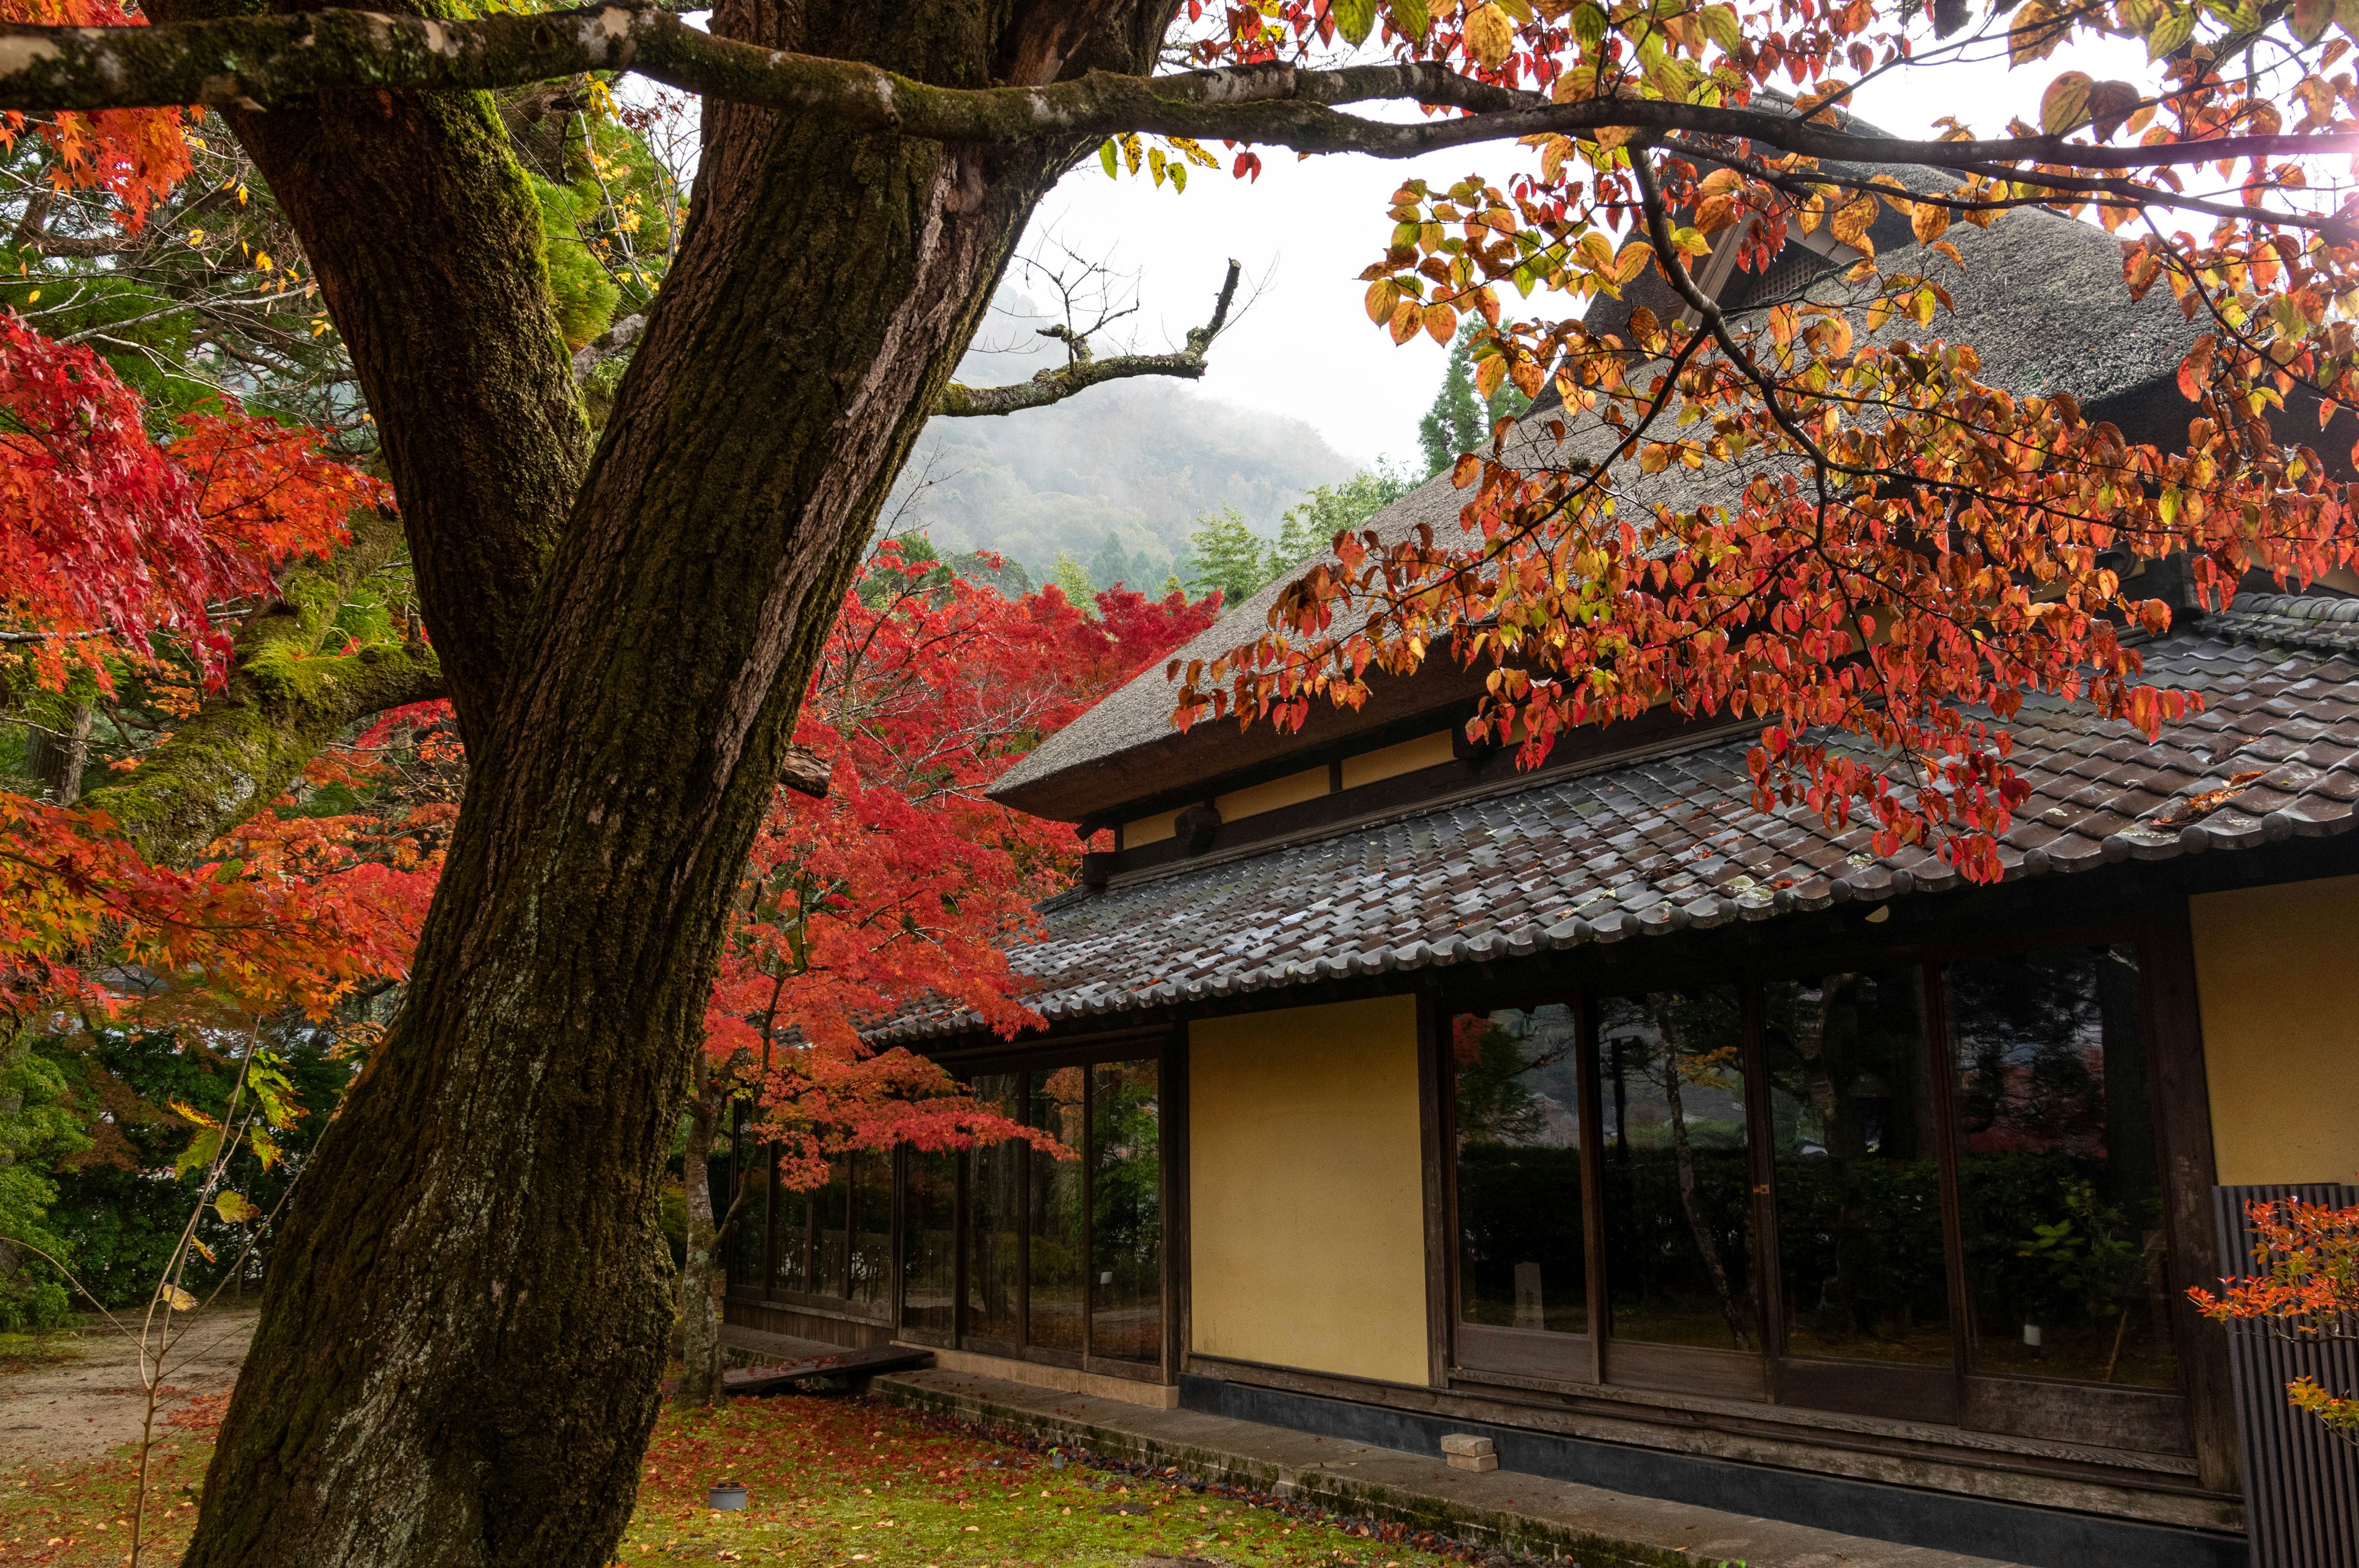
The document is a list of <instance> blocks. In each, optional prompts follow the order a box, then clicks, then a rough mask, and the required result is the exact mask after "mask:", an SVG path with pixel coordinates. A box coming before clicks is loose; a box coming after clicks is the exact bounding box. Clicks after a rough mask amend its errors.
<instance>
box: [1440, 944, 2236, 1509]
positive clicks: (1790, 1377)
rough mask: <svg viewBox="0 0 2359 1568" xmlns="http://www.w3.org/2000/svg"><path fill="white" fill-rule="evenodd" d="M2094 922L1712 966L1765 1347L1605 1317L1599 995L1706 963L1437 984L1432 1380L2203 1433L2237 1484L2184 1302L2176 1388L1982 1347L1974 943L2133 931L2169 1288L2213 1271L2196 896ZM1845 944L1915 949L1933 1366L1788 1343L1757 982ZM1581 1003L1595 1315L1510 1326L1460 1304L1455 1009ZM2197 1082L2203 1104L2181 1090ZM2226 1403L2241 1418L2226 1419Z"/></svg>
mask: <svg viewBox="0 0 2359 1568" xmlns="http://www.w3.org/2000/svg"><path fill="white" fill-rule="evenodd" d="M2180 913H2181V918H2180V919H2178V920H2176V921H2174V920H2172V919H2170V918H2169V916H2168V915H2157V916H2149V917H2145V918H2138V919H2134V920H2126V921H2119V922H2105V923H2103V924H2099V925H2088V924H2081V923H2075V924H2071V925H2058V926H2052V927H2046V928H2040V929H2035V930H2030V931H2013V932H2006V933H1990V934H1981V935H1970V936H1966V937H1962V938H1956V939H1946V940H1925V939H1922V938H1917V939H1910V940H1902V941H1896V942H1893V943H1891V944H1889V945H1886V946H1882V947H1881V948H1878V947H1877V946H1875V945H1874V944H1871V943H1861V942H1858V941H1856V940H1854V941H1852V942H1847V943H1845V944H1843V947H1842V950H1841V951H1840V953H1839V954H1837V955H1834V956H1832V957H1830V958H1828V959H1825V960H1818V959H1813V958H1812V957H1810V955H1809V954H1808V953H1803V954H1801V955H1799V956H1796V955H1791V954H1787V955H1779V956H1777V957H1767V956H1764V957H1759V958H1754V957H1747V958H1746V959H1745V960H1743V961H1740V962H1738V963H1736V964H1734V965H1730V966H1727V967H1725V968H1722V969H1721V970H1720V971H1719V972H1717V973H1714V974H1713V975H1712V977H1711V979H1710V982H1709V983H1713V984H1730V983H1734V984H1735V985H1736V986H1737V987H1738V988H1739V994H1740V997H1741V999H1742V1009H1743V1020H1744V1022H1743V1042H1744V1044H1743V1054H1742V1065H1743V1069H1744V1075H1745V1118H1746V1133H1747V1148H1748V1153H1749V1161H1750V1172H1751V1175H1752V1180H1753V1204H1754V1207H1753V1227H1754V1233H1755V1247H1754V1258H1753V1260H1752V1270H1751V1280H1752V1288H1753V1292H1754V1301H1755V1308H1756V1314H1757V1315H1756V1321H1757V1322H1758V1324H1759V1326H1760V1335H1761V1342H1762V1348H1761V1349H1760V1350H1758V1351H1756V1352H1743V1351H1735V1350H1718V1349H1713V1348H1710V1347H1704V1346H1663V1345H1654V1344H1649V1343H1647V1342H1643V1341H1635V1340H1630V1341H1625V1340H1617V1339H1616V1338H1615V1337H1614V1335H1613V1334H1612V1332H1611V1317H1610V1314H1609V1307H1608V1303H1607V1302H1606V1300H1605V1296H1606V1280H1605V1270H1604V1262H1605V1260H1604V1247H1603V1243H1604V1235H1603V1230H1604V1194H1605V1187H1604V1182H1603V1174H1604V1173H1603V1163H1604V1140H1603V1087H1604V1086H1603V1082H1602V1081H1601V1076H1600V1067H1601V1064H1600V1062H1599V1059H1598V1058H1599V1050H1598V1042H1597V1002H1598V1000H1599V999H1600V998H1601V997H1603V996H1605V995H1623V994H1630V993H1633V992H1638V991H1647V990H1655V989H1676V988H1677V987H1678V986H1680V984H1682V983H1687V984H1690V985H1692V984H1695V983H1698V982H1697V981H1696V980H1694V979H1689V978H1688V977H1686V976H1682V975H1680V974H1678V973H1677V972H1676V971H1674V970H1669V969H1665V970H1657V969H1655V968H1653V967H1652V966H1644V967H1639V968H1643V972H1633V973H1631V974H1629V975H1627V976H1624V975H1620V974H1616V975H1614V976H1613V977H1612V978H1611V979H1609V980H1606V981H1603V982H1600V981H1598V980H1596V979H1591V980H1590V981H1589V982H1588V983H1578V982H1575V981H1573V980H1571V979H1567V980H1565V981H1564V982H1562V983H1559V984H1553V985H1546V986H1538V985H1522V986H1502V987H1497V988H1495V989H1477V988H1471V987H1470V988H1463V989H1461V988H1452V989H1451V991H1450V992H1449V993H1448V994H1447V995H1446V998H1443V997H1434V998H1432V999H1431V1000H1429V1001H1428V1002H1427V1004H1426V1005H1427V1007H1428V1011H1429V1018H1430V1022H1427V1023H1426V1025H1425V1027H1424V1028H1423V1029H1422V1031H1421V1034H1422V1035H1423V1036H1424V1037H1425V1038H1426V1040H1427V1041H1428V1042H1429V1044H1428V1045H1427V1050H1428V1053H1429V1055H1430V1058H1432V1059H1434V1060H1433V1065H1432V1067H1431V1068H1430V1070H1429V1071H1428V1073H1427V1074H1426V1075H1425V1080H1426V1085H1427V1087H1428V1090H1429V1092H1430V1094H1431V1095H1432V1096H1433V1098H1435V1101H1436V1106H1435V1112H1434V1115H1433V1117H1432V1131H1431V1134H1430V1142H1429V1147H1430V1148H1432V1149H1434V1150H1435V1152H1436V1154H1437V1156H1438V1158H1437V1159H1436V1160H1435V1161H1434V1163H1435V1165H1437V1166H1438V1171H1437V1173H1436V1174H1437V1177H1438V1179H1437V1180H1436V1181H1435V1182H1434V1183H1432V1184H1431V1185H1432V1189H1433V1191H1432V1195H1431V1198H1430V1212H1431V1214H1432V1215H1433V1217H1434V1218H1433V1223H1432V1224H1431V1225H1430V1227H1429V1234H1430V1238H1431V1247H1432V1250H1433V1251H1434V1253H1435V1254H1437V1256H1436V1257H1435V1258H1434V1260H1433V1262H1432V1266H1431V1272H1432V1274H1433V1275H1434V1277H1435V1282H1434V1285H1433V1288H1432V1294H1433V1296H1434V1298H1435V1299H1436V1300H1437V1301H1438V1302H1439V1303H1440V1305H1439V1306H1438V1307H1437V1309H1436V1310H1435V1312H1434V1314H1433V1316H1434V1317H1435V1318H1436V1320H1437V1322H1436V1325H1435V1339H1436V1345H1437V1351H1436V1360H1437V1362H1438V1363H1440V1364H1441V1366H1442V1372H1441V1375H1440V1376H1438V1377H1437V1379H1436V1381H1437V1384H1438V1385H1446V1384H1447V1383H1448V1382H1449V1381H1451V1380H1452V1379H1465V1380H1468V1381H1472V1382H1479V1381H1480V1380H1481V1379H1482V1378H1483V1377H1484V1374H1486V1373H1491V1374H1498V1375H1503V1376H1508V1377H1514V1378H1518V1379H1530V1380H1533V1381H1535V1382H1538V1383H1540V1384H1543V1385H1549V1386H1555V1387H1560V1388H1561V1389H1563V1390H1565V1391H1567V1392H1576V1391H1578V1390H1581V1389H1582V1388H1583V1387H1595V1386H1601V1385H1603V1386H1611V1387H1614V1388H1620V1389H1631V1390H1646V1391H1649V1392H1657V1393H1663V1394H1670V1395H1684V1396H1688V1397H1703V1398H1712V1399H1721V1400H1734V1401H1741V1402H1747V1403H1759V1404H1766V1405H1773V1406H1777V1407H1780V1408H1783V1409H1791V1410H1794V1411H1797V1412H1801V1411H1815V1412H1822V1413H1824V1414H1827V1415H1831V1416H1860V1417H1867V1418H1871V1419H1889V1420H1895V1421H1906V1422H1913V1423H1921V1424H1927V1425H1937V1426H1945V1427H1955V1428H1961V1429H1964V1430H1969V1431H1984V1432H1991V1433H2000V1434H2004V1435H2007V1436H2012V1437H2017V1438H2023V1439H2028V1440H2034V1441H2060V1442H2070V1443H2075V1444H2091V1445H2094V1446H2099V1447H2105V1448H2112V1449H2116V1450H2122V1451H2127V1452H2152V1453H2172V1454H2187V1453H2190V1452H2192V1453H2193V1454H2195V1456H2196V1457H2197V1459H2198V1462H2199V1465H2200V1467H2201V1471H2202V1473H2203V1475H2204V1476H2205V1478H2206V1482H2205V1484H2207V1485H2220V1484H2222V1482H2223V1479H2224V1481H2225V1484H2226V1485H2228V1486H2231V1487H2233V1485H2234V1437H2233V1433H2232V1432H2231V1433H2223V1431H2221V1430H2220V1429H2221V1427H2222V1425H2223V1416H2222V1415H2221V1412H2222V1411H2225V1410H2226V1409H2227V1408H2228V1407H2227V1402H2226V1400H2225V1397H2224V1394H2223V1393H2222V1392H2221V1390H2222V1389H2223V1387H2224V1368H2214V1367H2213V1366H2212V1362H2213V1361H2214V1360H2218V1359H2220V1358H2221V1357H2220V1355H2219V1354H2218V1347H2217V1346H2212V1345H2211V1344H2210V1343H2209V1342H2208V1341H2205V1340H2203V1339H2202V1338H2201V1324H2200V1323H2197V1322H2196V1321H2195V1320H2194V1318H2193V1314H2191V1313H2189V1312H2179V1313H2175V1314H2174V1317H2173V1324H2174V1338H2173V1348H2174V1350H2175V1351H2176V1352H2177V1355H2178V1357H2179V1368H2180V1380H2179V1384H2178V1386H2177V1387H2176V1388H2174V1389H2171V1390H2155V1389H2144V1388H2132V1387H2127V1386H2123V1385H2108V1384H2104V1383H2096V1382H2082V1381H2078V1380H2071V1379H2049V1378H2035V1377H2024V1376H2020V1375H1997V1374H1990V1373H1984V1372H1981V1371H1979V1370H1977V1369H1976V1368H1975V1367H1974V1365H1973V1356H1972V1352H1971V1349H1970V1346H1969V1345H1968V1328H1967V1320H1966V1314H1967V1313H1968V1312H1969V1311H1970V1310H1971V1291H1970V1281H1968V1280H1967V1278H1966V1273H1965V1258H1964V1247H1963V1225H1962V1214H1961V1212H1960V1198H1959V1190H1960V1189H1959V1171H1958V1150H1957V1139H1958V1127H1957V1122H1956V1117H1955V1109H1954V1101H1953V1091H1954V1085H1953V1084H1952V1082H1951V1079H1952V1077H1953V1076H1954V1073H1955V1066H1956V1064H1955V1053H1954V1038H1953V1035H1952V1033H1951V1020H1950V1017H1949V1007H1948V989H1949V988H1948V985H1947V983H1946V976H1947V973H1948V970H1949V968H1950V966H1951V965H1953V964H1956V963H1959V962H1965V961H1972V960H1974V959H1976V958H1984V957H1999V956H2004V955H2013V954H2034V953H2042V952H2055V951H2058V950H2061V949H2071V948H2088V947H2099V946H2125V945H2126V946H2132V947H2133V948H2134V949H2135V950H2136V954H2137V960H2138V994H2139V1027H2140V1030H2141V1033H2142V1041H2141V1044H2142V1046H2143V1048H2144V1051H2145V1054H2146V1076H2147V1086H2146V1099H2147V1111H2148V1114H2149V1115H2150V1116H2151V1117H2152V1118H2153V1119H2154V1125H2153V1136H2154V1148H2155V1154H2156V1160H2157V1164H2158V1169H2157V1176H2158V1180H2159V1182H2160V1186H2161V1198H2162V1206H2163V1217H2162V1225H2163V1228H2164V1230H2165V1232H2166V1234H2167V1236H2168V1238H2169V1247H2168V1256H2167V1260H2166V1268H2167V1270H2168V1276H2167V1283H2168V1287H2169V1291H2170V1292H2171V1293H2172V1296H2173V1298H2174V1299H2176V1298H2178V1297H2179V1296H2181V1295H2183V1292H2184V1288H2185V1286H2186V1285H2188V1284H2190V1283H2194V1282H2200V1281H2201V1280H2202V1279H2204V1278H2207V1277H2209V1274H2210V1273H2211V1272H2216V1269H2217V1263H2216V1260H2215V1259H2214V1257H2213V1255H2212V1245H2211V1244H2210V1242H2209V1241H2208V1239H2207V1238H2206V1229H2207V1227H2206V1226H2205V1223H2204V1211H2203V1208H2202V1206H2203V1204H2204V1203H2205V1202H2206V1201H2208V1196H2209V1187H2210V1180H2211V1175H2210V1166H2211V1141H2210V1136H2209V1125H2208V1118H2207V1113H2206V1112H2205V1111H2204V1110H2203V1108H2202V1101H2201V1081H2202V1080H2201V1071H2202V1068H2201V1036H2200V1031H2199V1029H2198V1027H2197V1024H2196V1022H2195V1020H2194V1015H2193V1011H2192V1008H2193V981H2192V961H2193V960H2192V951H2191V947H2190V945H2189V942H2188V938H2187V936H2186V932H2185V922H2184V918H2183V911H2182V912H2180ZM1830 963H1839V964H1841V965H1842V966H1843V967H1844V968H1856V969H1863V970H1864V969H1881V970H1886V971H1891V970H1897V969H1902V968H1911V969H1914V970H1915V971H1916V977H1915V978H1916V981H1917V983H1918V985H1919V1035H1918V1038H1919V1052H1920V1053H1921V1054H1920V1058H1919V1066H1920V1069H1921V1070H1922V1071H1924V1072H1925V1074H1926V1075H1927V1076H1926V1082H1927V1084H1928V1085H1929V1087H1930V1092H1931V1094H1932V1097H1933V1106H1932V1115H1933V1119H1934V1123H1935V1146H1934V1157H1935V1161H1936V1163H1937V1167H1938V1171H1939V1178H1940V1206H1941V1219H1942V1257H1943V1272H1944V1286H1945V1290H1946V1292H1947V1295H1948V1305H1949V1313H1950V1324H1951V1359H1950V1362H1949V1363H1948V1364H1947V1365H1946V1366H1939V1367H1920V1366H1908V1365H1898V1364H1891V1363H1880V1362H1875V1361H1872V1360H1867V1359H1864V1358H1862V1359H1858V1360H1853V1359H1849V1358H1843V1357H1798V1356H1794V1355H1791V1354H1789V1352H1788V1345H1787V1336H1786V1328H1787V1325H1786V1324H1785V1322H1784V1320H1783V1311H1784V1301H1783V1295H1784V1292H1783V1290H1782V1287H1781V1284H1780V1279H1779V1263H1780V1260H1779V1259H1778V1257H1777V1192H1776V1184H1777V1173H1776V1156H1775V1149H1774V1138H1773V1136H1772V1131H1771V1129H1770V1126H1769V1121H1770V1117H1771V1106H1770V1092H1769V1086H1768V1062H1767V1051H1766V1049H1765V1048H1764V1044H1763V1034H1762V1017H1761V997H1762V994H1763V987H1764V986H1765V985H1767V984H1769V983H1772V982H1774V981H1776V980H1779V979H1793V978H1795V977H1796V976H1798V975H1803V974H1807V973H1808V972H1809V971H1810V969H1811V968H1814V967H1817V968H1824V967H1827V965H1828V964H1830ZM1551 1003H1563V1004H1569V1005H1571V1008H1572V1011H1573V1015H1574V1018H1575V1020H1576V1052H1577V1054H1578V1071H1579V1075H1580V1084H1581V1090H1582V1105H1581V1107H1580V1109H1579V1115H1580V1121H1581V1136H1582V1210H1583V1213H1582V1234H1583V1243H1584V1248H1585V1252H1586V1256H1585V1258H1584V1264H1585V1267H1586V1271H1587V1278H1588V1281H1589V1296H1590V1303H1589V1330H1588V1332H1587V1333H1585V1334H1579V1335H1573V1334H1560V1333H1554V1332H1550V1331H1547V1330H1539V1329H1522V1330H1518V1329H1512V1328H1500V1327H1496V1326H1494V1325H1476V1324H1469V1323H1467V1322H1466V1321H1465V1319H1464V1296H1463V1283H1462V1280H1461V1277H1460V1275H1461V1268H1460V1256H1459V1247H1460V1227H1459V1212H1458V1162H1457V1144H1458V1134H1457V1119H1456V1072H1455V1070H1454V1064H1453V1063H1452V1062H1451V1060H1450V1055H1449V1053H1448V1051H1447V1050H1446V1049H1445V1048H1444V1045H1445V1044H1446V1041H1447V1038H1448V1033H1449V1030H1450V1027H1451V1021H1452V1020H1453V1019H1454V1018H1455V1017H1456V1016H1457V1015H1459V1014H1461V1013H1471V1012H1475V1011H1496V1010H1500V1009H1510V1008H1512V1009H1529V1008H1533V1007H1538V1006H1543V1005H1548V1004H1551ZM2190 1094H2192V1095H2194V1096H2195V1098H2194V1100H2193V1101H2192V1102H2191V1108H2190V1103H2189V1102H2188V1096H2189V1095H2190ZM2230 1419H2232V1418H2230Z"/></svg>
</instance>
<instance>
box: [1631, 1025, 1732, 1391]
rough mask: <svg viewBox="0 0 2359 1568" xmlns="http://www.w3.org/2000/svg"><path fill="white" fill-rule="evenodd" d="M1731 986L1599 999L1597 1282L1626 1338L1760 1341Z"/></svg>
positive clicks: (1678, 1342)
mask: <svg viewBox="0 0 2359 1568" xmlns="http://www.w3.org/2000/svg"><path fill="white" fill-rule="evenodd" d="M1741 1039H1742V1029H1741V1014H1740V1012H1739V1010H1738V1005H1737V993H1736V990H1735V988H1734V987H1721V986H1716V987H1713V988H1712V989H1706V990H1694V991H1657V992H1654V993H1652V994H1649V995H1646V996H1635V997H1608V998H1606V999H1605V1000H1603V1002H1601V1003H1600V1004H1599V1011H1598V1024H1597V1041H1598V1047H1597V1048H1598V1074H1599V1079H1600V1088H1599V1108H1600V1110H1601V1111H1602V1112H1603V1119H1604V1138H1605V1149H1604V1151H1603V1152H1604V1157H1605V1158H1604V1165H1605V1195H1604V1196H1605V1205H1604V1207H1605V1287H1606V1296H1607V1300H1608V1302H1609V1303H1611V1308H1612V1312H1613V1320H1612V1321H1613V1330H1614V1336H1615V1337H1617V1338H1621V1339H1638V1340H1649V1341H1653V1342H1655V1343H1658V1344H1666V1345H1706V1346H1720V1347H1722V1348H1723V1349H1730V1348H1733V1349H1737V1350H1755V1349H1758V1348H1759V1347H1760V1338H1759V1332H1758V1329H1757V1328H1756V1322H1755V1313H1754V1306H1753V1251H1754V1249H1753V1245H1752V1235H1753V1202H1752V1180H1751V1175H1750V1173H1749V1171H1748V1169H1747V1167H1746V1163H1745V1079H1744V1075H1743V1072H1742V1070H1741V1064H1740V1061H1739V1054H1738V1048H1739V1043H1740V1041H1741Z"/></svg>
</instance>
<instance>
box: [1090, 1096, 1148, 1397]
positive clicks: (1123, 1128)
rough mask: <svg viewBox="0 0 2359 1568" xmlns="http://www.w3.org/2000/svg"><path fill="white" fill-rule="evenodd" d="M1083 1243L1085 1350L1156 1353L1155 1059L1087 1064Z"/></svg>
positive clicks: (1137, 1355)
mask: <svg viewBox="0 0 2359 1568" xmlns="http://www.w3.org/2000/svg"><path fill="white" fill-rule="evenodd" d="M1090 1072H1091V1074H1092V1075H1093V1077H1094V1079H1095V1081H1094V1082H1093V1084H1092V1086H1091V1093H1092V1095H1093V1096H1094V1097H1095V1098H1094V1101H1093V1106H1092V1109H1091V1119H1092V1125H1091V1127H1090V1158H1091V1160H1092V1161H1093V1169H1092V1171H1091V1173H1090V1204H1091V1209H1092V1213H1091V1215H1090V1245H1091V1248H1092V1249H1093V1257H1092V1258H1091V1260H1090V1266H1091V1268H1092V1270H1093V1278H1094V1280H1095V1281H1096V1283H1095V1287H1094V1288H1095V1290H1096V1292H1097V1294H1096V1297H1095V1299H1094V1301H1093V1303H1092V1306H1091V1313H1090V1350H1091V1352H1092V1353H1093V1354H1094V1355H1098V1356H1110V1357H1118V1358H1119V1359H1122V1360H1125V1361H1159V1360H1161V1359H1162V1358H1163V1185H1162V1183H1163V1159H1162V1152H1161V1151H1162V1143H1161V1138H1162V1132H1161V1111H1160V1109H1159V1108H1158V1103H1157V1098H1156V1094H1157V1084H1158V1072H1157V1065H1156V1063H1155V1061H1154V1060H1153V1059H1152V1058H1149V1059H1148V1060H1146V1061H1143V1062H1105V1063H1101V1064H1100V1065H1097V1066H1094V1067H1093V1068H1091V1069H1090Z"/></svg>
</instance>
